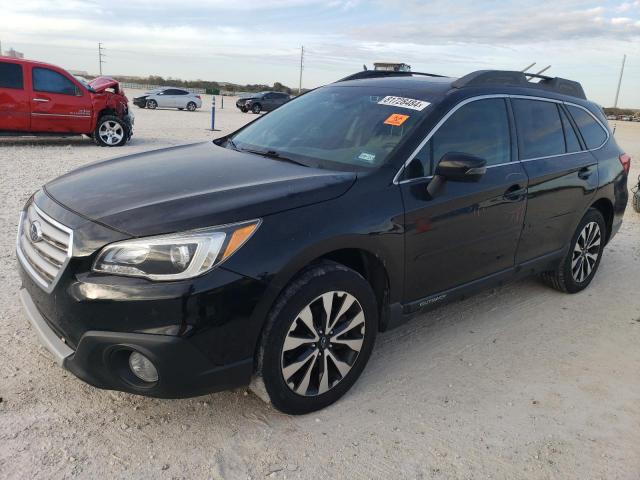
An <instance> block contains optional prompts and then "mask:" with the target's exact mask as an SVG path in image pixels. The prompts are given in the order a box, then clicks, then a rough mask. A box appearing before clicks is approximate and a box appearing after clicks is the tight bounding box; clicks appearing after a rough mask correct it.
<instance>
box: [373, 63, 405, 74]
mask: <svg viewBox="0 0 640 480" xmlns="http://www.w3.org/2000/svg"><path fill="white" fill-rule="evenodd" d="M373 69H374V70H382V71H385V72H410V71H411V65H407V64H406V63H393V62H375V63H374V64H373Z"/></svg>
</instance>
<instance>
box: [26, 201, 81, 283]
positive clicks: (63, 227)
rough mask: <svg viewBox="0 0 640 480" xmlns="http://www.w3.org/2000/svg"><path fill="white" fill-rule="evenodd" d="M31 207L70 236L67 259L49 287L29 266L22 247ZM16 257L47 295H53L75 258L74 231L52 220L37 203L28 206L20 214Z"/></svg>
mask: <svg viewBox="0 0 640 480" xmlns="http://www.w3.org/2000/svg"><path fill="white" fill-rule="evenodd" d="M29 207H33V208H34V209H35V211H36V212H37V213H38V215H40V216H41V217H42V218H43V219H44V220H46V221H47V222H49V223H51V225H53V226H54V227H56V228H59V229H60V230H62V231H64V232H66V233H68V234H69V245H68V246H67V258H66V259H65V261H64V263H63V264H62V265H61V266H60V270H59V271H58V274H57V275H56V276H55V277H54V278H53V279H52V280H51V283H49V284H48V285H47V282H46V281H45V279H43V278H42V277H41V276H40V275H39V274H38V272H36V271H35V269H34V268H33V267H32V266H31V265H30V264H29V262H28V260H27V259H26V258H25V257H24V253H22V248H21V247H20V234H21V232H22V230H23V222H24V219H25V217H26V216H27V209H28V208H29ZM16 255H17V257H18V260H19V261H20V265H22V267H23V268H24V269H25V270H26V271H27V273H28V274H29V276H30V277H31V278H32V279H33V280H34V281H35V282H36V283H37V284H38V285H39V286H40V288H42V289H43V290H44V291H45V292H47V293H51V292H52V291H53V289H54V288H55V286H56V285H57V284H58V280H60V277H61V276H62V274H63V273H64V271H65V270H66V268H67V265H68V264H69V261H70V260H71V257H72V256H73V230H72V229H70V228H69V227H67V226H65V225H63V224H61V223H60V222H58V221H56V220H54V219H53V218H51V217H50V216H49V215H47V214H46V213H44V212H43V211H42V210H41V209H40V208H38V206H37V205H36V204H35V202H32V203H31V204H29V205H27V206H26V207H25V208H24V209H23V210H22V212H20V221H19V222H18V235H17V236H16Z"/></svg>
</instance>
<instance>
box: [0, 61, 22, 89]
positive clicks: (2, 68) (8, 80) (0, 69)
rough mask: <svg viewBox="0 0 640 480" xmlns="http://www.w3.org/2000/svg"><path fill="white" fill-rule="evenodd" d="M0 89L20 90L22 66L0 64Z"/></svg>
mask: <svg viewBox="0 0 640 480" xmlns="http://www.w3.org/2000/svg"><path fill="white" fill-rule="evenodd" d="M0 88H22V66H21V65H18V64H17V63H6V62H0Z"/></svg>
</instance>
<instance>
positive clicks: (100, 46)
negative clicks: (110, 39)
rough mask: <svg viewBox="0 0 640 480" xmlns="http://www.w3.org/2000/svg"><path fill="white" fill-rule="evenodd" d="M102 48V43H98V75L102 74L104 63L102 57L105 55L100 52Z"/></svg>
mask: <svg viewBox="0 0 640 480" xmlns="http://www.w3.org/2000/svg"><path fill="white" fill-rule="evenodd" d="M103 50H104V48H102V43H98V63H99V64H100V75H101V76H102V64H103V63H106V62H105V61H104V60H102V57H106V55H105V54H104V53H102V51H103Z"/></svg>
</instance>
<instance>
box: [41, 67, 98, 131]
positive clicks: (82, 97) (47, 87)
mask: <svg viewBox="0 0 640 480" xmlns="http://www.w3.org/2000/svg"><path fill="white" fill-rule="evenodd" d="M31 84H32V89H33V92H32V95H31V102H30V104H31V131H32V132H52V133H90V132H91V99H90V97H89V92H87V91H86V90H85V89H84V88H83V87H80V85H79V84H78V83H77V82H76V81H75V80H73V79H71V77H70V76H69V75H66V74H64V73H63V72H62V71H59V70H54V69H52V68H48V67H35V66H34V67H31Z"/></svg>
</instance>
